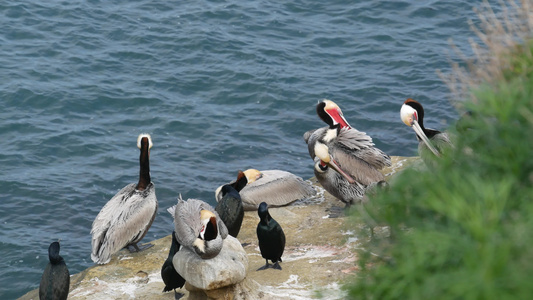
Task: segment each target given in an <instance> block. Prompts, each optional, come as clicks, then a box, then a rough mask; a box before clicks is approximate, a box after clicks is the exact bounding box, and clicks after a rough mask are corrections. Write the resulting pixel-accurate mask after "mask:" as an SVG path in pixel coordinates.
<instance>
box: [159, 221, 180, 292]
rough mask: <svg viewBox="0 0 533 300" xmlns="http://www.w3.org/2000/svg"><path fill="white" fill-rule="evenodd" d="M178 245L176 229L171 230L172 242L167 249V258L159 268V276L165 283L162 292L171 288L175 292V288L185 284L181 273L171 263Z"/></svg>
mask: <svg viewBox="0 0 533 300" xmlns="http://www.w3.org/2000/svg"><path fill="white" fill-rule="evenodd" d="M180 247H181V246H180V243H178V240H177V239H176V231H173V232H172V244H171V245H170V250H169V251H168V257H167V260H165V263H164V264H163V267H162V268H161V278H162V279H163V282H164V283H165V288H164V289H163V292H169V291H171V290H174V292H176V289H178V288H182V287H183V285H184V284H185V279H184V278H183V277H181V275H180V274H179V273H178V272H177V271H176V269H175V268H174V265H173V264H172V259H173V258H174V254H176V253H177V252H178V251H179V250H180Z"/></svg>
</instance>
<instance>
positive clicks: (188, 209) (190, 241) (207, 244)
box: [170, 198, 228, 259]
mask: <svg viewBox="0 0 533 300" xmlns="http://www.w3.org/2000/svg"><path fill="white" fill-rule="evenodd" d="M172 210H174V224H175V231H176V239H177V240H178V243H180V245H182V246H183V247H188V248H190V249H192V250H193V251H194V252H196V254H198V255H199V256H200V257H201V258H203V259H209V258H213V257H215V256H217V255H218V253H219V252H220V250H222V246H223V243H224V239H225V238H226V237H227V236H228V229H227V228H226V225H224V222H223V221H222V220H221V219H220V216H219V215H218V213H217V212H216V211H215V209H214V208H213V207H212V206H211V205H209V204H207V203H205V202H204V201H201V200H197V199H188V200H187V201H183V199H181V198H180V199H178V204H177V205H175V206H174V207H173V208H171V209H170V211H172Z"/></svg>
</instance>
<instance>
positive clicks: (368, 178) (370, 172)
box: [330, 148, 390, 186]
mask: <svg viewBox="0 0 533 300" xmlns="http://www.w3.org/2000/svg"><path fill="white" fill-rule="evenodd" d="M374 149H376V148H374ZM380 151H381V150H380ZM330 154H331V156H332V157H333V159H334V160H336V161H337V162H338V163H339V164H340V166H341V168H342V169H343V170H344V171H345V172H348V173H349V174H350V175H351V176H352V177H353V179H355V181H357V182H359V183H361V184H363V185H365V186H368V185H370V184H372V183H375V182H379V181H383V180H385V176H383V174H382V173H381V172H380V171H379V170H378V169H376V168H375V167H374V166H372V165H371V164H370V163H369V162H367V161H366V160H364V159H361V158H359V157H358V156H354V155H352V154H350V153H346V152H344V151H342V150H340V149H338V148H332V149H330ZM389 159H390V158H389Z"/></svg>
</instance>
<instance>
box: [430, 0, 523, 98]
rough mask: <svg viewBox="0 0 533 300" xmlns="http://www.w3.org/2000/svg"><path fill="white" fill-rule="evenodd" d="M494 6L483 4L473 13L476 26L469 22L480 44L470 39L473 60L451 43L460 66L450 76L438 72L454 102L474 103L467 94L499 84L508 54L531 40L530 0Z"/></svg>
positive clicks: (487, 3) (506, 63)
mask: <svg viewBox="0 0 533 300" xmlns="http://www.w3.org/2000/svg"><path fill="white" fill-rule="evenodd" d="M496 5H497V6H496ZM496 5H495V4H490V3H489V2H488V1H486V0H485V1H483V3H482V5H481V7H480V8H475V9H474V10H475V12H476V14H477V16H478V18H479V21H480V22H479V25H478V26H476V25H475V24H474V23H473V22H472V21H470V26H471V29H472V30H473V31H474V32H475V33H476V35H477V37H478V38H479V40H480V41H481V42H480V43H478V42H476V41H474V39H469V41H470V46H471V47H472V50H473V53H474V57H473V58H468V57H466V55H464V53H463V52H462V51H461V50H459V48H457V47H456V46H455V45H454V44H453V41H451V45H452V51H453V52H454V53H455V54H456V55H458V56H459V58H460V62H452V72H451V73H450V74H444V73H442V72H440V71H439V70H437V73H438V74H439V77H440V78H441V79H442V80H443V81H444V82H445V83H446V84H447V85H448V87H449V88H450V91H451V92H452V95H453V99H457V100H466V99H471V100H472V101H474V102H477V99H475V95H473V94H472V93H470V92H471V90H472V88H475V87H477V86H479V85H480V84H481V83H487V84H491V83H494V82H496V81H498V80H501V79H502V76H503V73H502V72H503V70H505V69H507V67H508V64H509V63H510V60H509V58H508V57H509V55H508V54H509V53H510V52H512V51H516V49H517V48H518V47H517V45H523V44H524V42H525V41H527V40H529V39H530V38H531V37H533V0H520V1H519V2H517V1H514V0H507V1H505V2H504V1H503V0H500V1H498V3H497V4H496ZM493 7H494V8H495V9H493ZM495 11H497V13H496V12H495ZM529 55H531V53H530V52H529ZM453 104H454V105H455V106H457V107H458V108H459V107H460V106H461V102H455V103H453Z"/></svg>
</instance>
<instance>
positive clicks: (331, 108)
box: [316, 99, 351, 128]
mask: <svg viewBox="0 0 533 300" xmlns="http://www.w3.org/2000/svg"><path fill="white" fill-rule="evenodd" d="M316 113H317V114H318V116H319V117H320V119H322V121H324V122H326V123H327V124H328V125H329V126H330V127H334V126H340V127H341V128H351V126H350V124H348V121H346V119H345V118H344V115H343V114H342V110H341V108H340V107H339V106H338V105H337V104H336V103H335V102H333V101H331V100H328V99H324V100H322V101H321V102H319V103H318V104H317V106H316Z"/></svg>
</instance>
